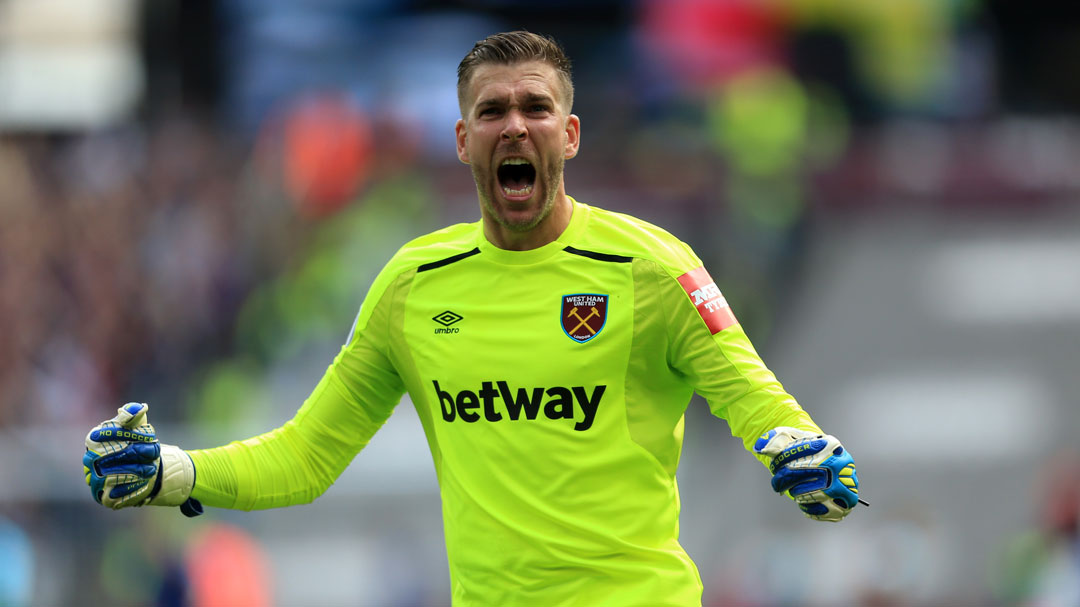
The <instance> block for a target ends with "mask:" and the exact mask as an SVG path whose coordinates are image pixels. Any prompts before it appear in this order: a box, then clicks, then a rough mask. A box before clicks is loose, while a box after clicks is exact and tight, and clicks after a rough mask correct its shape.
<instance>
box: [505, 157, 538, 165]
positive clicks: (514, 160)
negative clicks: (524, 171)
mask: <svg viewBox="0 0 1080 607" xmlns="http://www.w3.org/2000/svg"><path fill="white" fill-rule="evenodd" d="M518 164H530V163H529V161H528V160H525V159H524V158H506V159H504V160H503V161H502V164H501V165H499V166H507V165H518Z"/></svg>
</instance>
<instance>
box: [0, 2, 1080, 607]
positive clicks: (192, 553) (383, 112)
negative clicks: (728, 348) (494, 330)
mask: <svg viewBox="0 0 1080 607" xmlns="http://www.w3.org/2000/svg"><path fill="white" fill-rule="evenodd" d="M1078 6H1080V5H1077V4H1076V3H1074V2H1067V1H1061V2H1050V1H1045V0H1029V1H1028V2H1024V3H1019V2H1010V1H1009V0H985V1H976V0H969V1H965V0H882V1H878V2H865V1H862V0H772V1H769V0H760V1H754V0H712V1H706V0H641V1H640V2H615V1H611V0H608V1H604V0H593V1H587V0H580V1H575V2H570V1H560V0H552V1H549V2H544V3H531V2H520V1H513V0H472V1H460V2H448V3H440V2H424V1H413V2H407V1H401V2H392V1H389V0H382V1H380V0H363V1H361V0H354V1H346V0H325V1H323V2H319V3H301V2H295V1H286V0H218V1H214V0H189V1H186V2H181V1H180V0H155V1H154V2H138V1H136V0H0V486H2V487H3V490H2V491H0V562H3V563H5V566H4V567H3V568H0V605H15V606H21V605H35V606H36V605H43V606H52V605H56V606H60V605H90V604H95V605H100V604H109V605H150V604H159V605H183V604H190V605H212V604H232V605H237V604H252V605H258V604H276V605H374V606H380V607H381V606H386V607H395V606H420V605H441V604H445V602H446V599H447V596H448V582H447V572H446V563H445V555H444V553H443V544H442V536H441V520H440V508H439V504H438V495H437V488H436V484H435V480H434V474H433V470H432V467H431V464H430V461H429V454H428V451H427V446H426V443H425V442H424V441H423V439H422V436H421V433H420V427H419V423H418V421H417V419H416V416H415V413H414V412H413V411H412V410H411V406H410V404H409V402H408V399H407V398H406V399H405V401H403V403H402V406H400V407H399V408H398V410H397V412H396V413H395V414H394V416H393V417H392V418H391V420H390V422H389V423H388V424H387V426H386V427H385V428H384V429H383V430H382V431H381V432H380V434H378V435H377V436H376V438H375V439H374V441H373V443H372V444H371V446H370V448H369V449H368V450H366V451H365V452H363V453H362V454H361V455H360V456H359V457H358V458H357V460H356V461H355V462H354V463H353V465H352V466H351V467H350V469H349V470H348V471H347V472H346V473H345V475H344V476H343V477H342V478H341V479H340V481H339V482H338V483H337V484H336V485H335V486H334V487H332V488H331V489H330V491H329V492H328V493H327V494H326V495H325V496H324V497H323V498H321V499H320V500H319V501H317V502H316V503H314V504H313V505H309V506H303V507H297V508H291V509H287V510H281V511H267V512H258V513H234V512H227V511H218V510H215V511H211V512H209V513H208V514H207V515H205V516H203V517H201V518H199V519H194V520H186V519H184V518H183V517H182V516H180V514H179V513H178V512H175V511H171V510H164V509H149V508H148V509H142V510H138V511H129V512H123V513H114V512H110V511H106V510H104V509H102V508H100V507H98V506H96V505H95V504H93V503H92V502H91V501H90V499H89V496H88V495H87V490H86V486H85V484H84V483H83V478H82V474H81V472H80V470H79V464H78V460H79V458H80V456H81V451H82V446H81V445H82V440H83V436H84V435H85V433H86V431H87V429H88V428H89V427H90V426H92V425H93V424H95V423H97V422H98V421H100V420H101V419H103V418H106V417H109V416H111V415H112V414H113V412H114V411H115V408H116V407H117V406H118V405H119V404H121V403H123V402H126V401H130V400H139V401H146V402H149V403H150V404H151V410H152V416H151V419H152V420H153V421H154V423H155V425H156V426H157V428H158V430H159V434H160V435H161V436H162V438H163V440H165V441H166V442H173V443H177V444H180V445H182V446H184V447H187V448H195V447H208V446H214V445H218V444H221V443H223V442H225V441H227V440H232V439H238V438H243V437H247V436H249V435H252V434H255V433H258V432H262V431H265V430H268V429H270V428H273V427H275V426H277V425H279V424H280V423H282V422H283V421H284V420H286V419H288V418H289V417H290V416H291V414H292V412H293V411H295V409H296V408H297V407H298V406H299V404H300V402H301V401H302V399H303V398H304V397H305V396H306V395H307V394H308V391H309V390H310V389H311V388H312V387H313V386H314V384H315V382H316V380H317V378H318V377H319V376H320V374H321V373H322V371H323V370H324V368H325V366H326V365H327V364H328V362H329V360H330V359H331V357H332V356H333V355H334V353H335V352H336V350H337V349H338V347H339V346H340V344H341V343H342V341H343V339H344V336H345V333H346V331H347V329H348V327H349V326H350V324H351V323H352V319H353V316H354V315H355V313H356V309H357V307H358V305H359V302H360V301H361V299H362V297H363V294H364V292H365V291H366V289H367V287H368V285H369V284H370V281H371V279H372V277H373V276H374V274H375V273H376V272H377V271H378V269H379V268H380V267H381V266H382V264H383V263H384V262H385V261H386V260H387V259H388V258H389V256H390V255H391V254H392V253H393V251H394V250H395V249H396V247H397V246H399V245H400V244H401V243H403V242H404V241H405V240H407V239H408V238H410V237H412V236H415V235H419V234H421V233H424V232H426V231H428V230H430V229H433V228H436V227H439V226H441V225H445V224H447V223H450V222H456V221H472V220H474V219H475V218H476V217H477V215H478V213H477V205H476V200H475V191H474V190H473V186H472V182H471V179H470V175H469V172H468V170H467V169H466V168H465V167H463V166H461V165H460V164H458V162H457V160H456V158H455V156H454V154H453V139H452V125H453V122H454V120H455V119H456V118H457V105H456V99H455V91H454V86H455V73H454V69H455V67H456V64H457V62H458V60H459V59H460V58H461V56H462V55H463V54H464V53H465V51H467V50H468V49H469V48H470V47H471V45H472V43H473V42H474V41H476V40H477V39H479V38H482V37H483V36H485V35H487V34H489V33H492V32H495V31H500V30H506V29H515V28H520V27H525V28H527V29H530V30H533V31H540V32H545V33H550V34H553V35H555V36H556V37H557V38H558V39H559V40H560V41H561V42H563V43H564V45H565V46H566V47H567V49H568V51H569V54H570V55H571V57H572V58H573V59H574V61H575V70H576V73H575V76H576V83H577V102H576V107H575V111H576V113H577V114H579V115H580V116H581V117H582V123H583V136H584V139H583V143H584V145H583V146H582V150H581V154H580V156H579V157H578V158H577V159H575V160H573V161H572V162H570V163H569V164H568V166H567V184H568V185H567V190H568V192H570V193H571V194H572V195H574V196H575V197H577V198H579V199H581V200H583V201H586V202H591V203H594V204H597V205H599V206H603V207H607V208H611V209H614V210H622V211H627V212H630V213H633V214H636V215H639V216H641V217H643V218H645V219H648V220H651V221H653V222H655V223H658V224H659V225H661V226H664V227H666V228H668V229H669V230H671V231H673V232H674V233H675V234H677V235H679V236H680V237H681V238H683V239H684V240H686V241H687V242H689V243H690V244H691V245H692V246H694V247H695V249H696V250H697V251H698V253H699V254H700V255H701V256H702V257H703V258H704V259H705V261H706V265H707V266H708V267H709V268H710V270H711V273H712V275H713V276H714V277H715V278H716V279H717V282H718V284H719V285H720V286H721V288H722V289H723V290H724V292H725V294H726V295H727V297H728V299H729V301H731V302H732V305H733V307H734V309H735V311H736V314H737V315H738V316H739V318H740V319H741V320H742V321H743V323H744V324H745V325H746V327H747V330H748V333H749V334H750V335H751V338H752V339H754V340H755V342H756V343H757V345H758V346H759V349H760V350H761V351H762V353H763V355H764V357H765V359H766V361H767V362H768V363H769V365H770V366H771V367H772V368H773V369H774V370H775V371H776V373H777V375H778V376H779V377H780V379H781V381H783V382H784V383H785V385H786V386H787V387H788V389H789V390H790V391H791V392H792V393H793V394H795V395H796V397H797V398H798V399H799V400H800V401H801V402H802V403H803V404H804V406H806V407H807V408H808V409H809V410H810V411H811V412H812V413H813V415H814V416H815V418H816V419H817V420H818V422H819V423H820V424H821V425H822V426H823V427H824V428H826V429H828V430H829V431H830V432H832V433H834V434H837V435H838V436H840V437H842V439H843V440H844V441H845V443H846V444H847V445H848V447H849V448H850V449H851V450H852V452H853V453H854V454H855V456H856V458H857V461H858V463H859V470H860V475H861V478H862V481H863V484H862V493H863V495H864V497H866V498H867V499H868V500H870V501H871V502H872V503H873V506H872V507H871V508H869V509H864V508H860V509H859V510H858V511H857V512H855V513H854V515H853V516H852V517H850V519H849V520H848V521H845V522H844V523H843V524H841V525H838V526H828V525H821V524H815V523H811V522H809V521H807V520H805V519H803V518H802V517H801V516H800V515H799V514H798V512H797V511H796V510H795V509H794V508H793V507H792V506H791V505H790V504H788V503H786V501H785V500H783V499H780V498H777V497H775V496H774V495H773V494H772V493H771V491H770V490H769V488H768V482H767V478H768V477H767V474H766V472H765V471H764V470H763V469H762V468H761V466H760V464H758V463H757V462H756V461H754V460H753V459H752V458H750V457H748V456H747V455H745V454H744V453H742V452H741V446H740V445H739V444H738V441H736V440H735V439H733V438H731V437H730V435H729V433H728V431H727V428H726V426H725V425H724V424H723V422H720V421H718V420H715V419H713V418H711V417H710V416H709V415H708V413H707V409H706V407H705V406H704V403H702V402H700V401H698V400H695V401H694V402H693V403H692V404H691V407H690V410H689V411H688V413H687V437H686V448H685V451H684V458H683V462H682V465H681V467H680V475H679V480H680V487H681V489H682V494H683V516H682V530H683V533H682V537H683V543H684V545H685V546H686V548H687V549H688V551H689V552H690V554H691V556H693V557H694V559H695V560H696V562H697V563H698V565H699V567H700V569H701V573H702V577H703V578H704V581H705V585H706V595H705V602H706V604H707V605H746V606H757V605H797V604H798V605H890V606H891V605H971V606H977V605H1040V606H1043V605H1045V606H1050V605H1062V606H1075V605H1077V604H1080V557H1078V552H1080V548H1078V540H1077V516H1078V510H1080V464H1078V463H1077V457H1078V455H1077V439H1076V435H1077V432H1076V431H1077V429H1078V428H1080V410H1078V406H1077V405H1078V403H1077V398H1076V394H1078V393H1080V374H1078V373H1077V371H1078V361H1080V328H1078V327H1080V205H1078V197H1080V121H1078V112H1080V8H1077V7H1078ZM522 351H523V352H527V347H525V346H523V349H522ZM536 364H542V361H536ZM538 456H542V454H538ZM477 541H481V542H482V541H484V538H477ZM212 595H216V596H217V597H218V599H220V600H222V601H223V602H220V603H214V602H212V600H211V598H209V597H211V596H212ZM241 597H246V599H247V600H249V601H250V602H247V603H242V602H240V598H241Z"/></svg>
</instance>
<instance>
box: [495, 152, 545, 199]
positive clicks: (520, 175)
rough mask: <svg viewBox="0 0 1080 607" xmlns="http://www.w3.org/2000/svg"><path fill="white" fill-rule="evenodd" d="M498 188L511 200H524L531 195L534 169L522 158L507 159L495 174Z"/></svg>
mask: <svg viewBox="0 0 1080 607" xmlns="http://www.w3.org/2000/svg"><path fill="white" fill-rule="evenodd" d="M497 175H498V178H499V187H501V188H502V190H503V194H505V195H506V197H507V198H511V199H521V200H523V199H525V198H528V197H529V196H530V195H532V190H533V184H535V183H536V169H535V168H533V165H532V164H531V163H529V161H528V160H525V159H524V158H507V159H505V160H503V161H502V164H500V165H499V169H498V172H497Z"/></svg>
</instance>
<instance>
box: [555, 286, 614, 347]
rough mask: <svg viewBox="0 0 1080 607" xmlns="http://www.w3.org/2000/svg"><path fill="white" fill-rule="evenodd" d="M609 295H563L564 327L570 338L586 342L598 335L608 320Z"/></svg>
mask: <svg viewBox="0 0 1080 607" xmlns="http://www.w3.org/2000/svg"><path fill="white" fill-rule="evenodd" d="M607 303H608V296H607V295H597V294H595V293H578V294H576V295H563V298H562V328H563V331H564V332H565V333H566V334H567V335H568V336H569V337H570V339H572V340H574V341H576V342H579V343H584V342H587V341H589V340H590V339H592V338H594V337H596V336H597V335H598V334H599V333H600V331H601V330H603V328H604V324H605V323H606V322H607Z"/></svg>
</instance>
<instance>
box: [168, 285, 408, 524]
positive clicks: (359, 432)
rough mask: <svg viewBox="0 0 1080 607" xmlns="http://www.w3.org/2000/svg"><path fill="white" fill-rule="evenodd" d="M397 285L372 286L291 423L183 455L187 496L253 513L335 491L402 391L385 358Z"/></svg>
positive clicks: (391, 366)
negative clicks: (188, 462)
mask: <svg viewBox="0 0 1080 607" xmlns="http://www.w3.org/2000/svg"><path fill="white" fill-rule="evenodd" d="M380 279H381V280H380ZM396 283H397V281H395V280H392V279H390V277H387V276H380V277H379V279H377V280H376V282H375V284H374V285H373V286H372V289H371V291H370V292H369V293H368V296H367V299H365V301H364V304H363V306H361V311H360V314H359V316H358V317H357V322H356V326H355V327H354V329H353V331H352V333H351V334H350V339H349V341H348V343H346V344H345V345H344V346H343V347H342V349H341V351H340V352H339V353H338V355H337V357H336V358H335V359H334V362H333V363H332V364H331V365H330V367H329V368H328V369H327V371H326V374H325V375H324V376H323V378H322V380H320V381H319V383H318V385H317V386H316V387H315V390H314V391H313V392H312V394H311V396H309V397H308V399H307V400H306V401H305V402H304V404H303V406H302V407H301V408H300V410H299V411H297V413H296V415H295V416H294V417H293V418H292V419H291V420H289V421H288V422H286V423H285V424H284V425H283V426H281V427H280V428H277V429H275V430H272V431H270V432H267V433H265V434H262V435H259V436H255V437H253V438H249V439H247V440H243V441H236V442H233V443H230V444H228V445H225V446H222V447H216V448H213V449H201V450H193V451H188V452H187V453H188V455H190V456H191V459H192V461H193V462H194V464H195V471H196V475H195V487H194V489H193V491H192V494H191V495H192V497H194V498H196V499H198V500H200V501H202V502H203V503H204V504H205V505H207V506H215V507H219V508H232V509H240V510H255V509H264V508H275V507H281V506H291V505H294V504H304V503H308V502H310V501H312V500H314V499H315V498H316V497H318V496H319V495H321V494H322V493H323V492H324V491H326V489H327V488H329V487H330V485H331V484H333V482H334V480H336V479H337V477H338V476H340V475H341V473H342V472H343V471H344V470H345V468H346V467H347V466H348V465H349V462H351V461H352V459H353V457H354V456H355V455H356V454H357V453H358V452H359V451H360V450H361V449H363V448H364V447H365V446H366V445H367V443H368V441H369V440H370V439H371V437H372V436H373V435H374V434H375V432H376V431H377V430H378V429H379V428H380V427H381V426H382V425H383V423H385V422H386V420H387V419H388V418H389V417H390V414H391V413H392V412H393V409H394V406H396V405H397V403H398V401H399V400H400V399H401V396H402V394H404V392H405V388H404V385H403V383H402V381H401V378H400V377H398V375H397V372H396V371H395V369H394V366H393V364H392V363H391V361H390V359H389V357H388V352H389V341H388V340H389V316H390V306H391V305H392V304H391V302H392V301H393V299H394V298H393V296H392V295H393V292H394V287H395V285H396Z"/></svg>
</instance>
